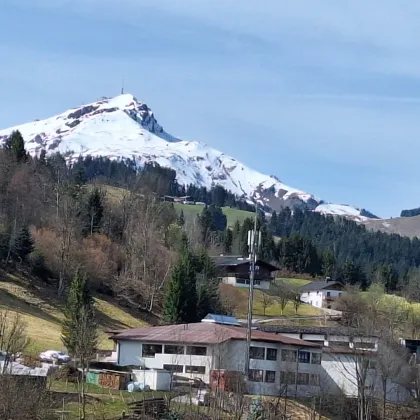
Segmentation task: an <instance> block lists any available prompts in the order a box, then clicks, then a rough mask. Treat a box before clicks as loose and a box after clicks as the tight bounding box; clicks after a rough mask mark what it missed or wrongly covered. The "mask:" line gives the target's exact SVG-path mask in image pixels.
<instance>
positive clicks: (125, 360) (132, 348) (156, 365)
mask: <svg viewBox="0 0 420 420" xmlns="http://www.w3.org/2000/svg"><path fill="white" fill-rule="evenodd" d="M147 344H160V343H147ZM200 347H206V348H207V355H206V356H197V355H187V354H185V353H186V349H185V346H184V354H165V353H156V354H155V356H154V357H143V356H142V353H143V344H142V343H141V342H140V341H134V340H133V341H120V342H119V358H118V364H119V365H121V366H128V365H134V366H140V367H145V368H147V369H163V368H164V365H178V366H182V372H175V373H176V374H177V375H179V376H183V377H186V378H191V379H192V378H197V379H201V380H202V381H204V382H206V383H209V380H210V370H211V369H214V368H215V367H214V365H213V357H212V354H213V351H212V347H211V346H200ZM163 351H165V347H164V345H163ZM187 366H200V367H204V369H205V373H204V374H201V373H193V372H187Z"/></svg>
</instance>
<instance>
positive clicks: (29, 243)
mask: <svg viewBox="0 0 420 420" xmlns="http://www.w3.org/2000/svg"><path fill="white" fill-rule="evenodd" d="M34 248H35V247H34V240H33V239H32V235H31V232H30V231H29V228H28V227H27V226H23V227H22V229H21V230H20V231H19V232H18V234H17V235H16V237H15V238H14V241H13V244H12V248H11V256H12V258H13V259H15V260H19V261H23V260H25V259H26V257H27V256H28V255H29V254H30V253H31V252H32V251H33V250H34Z"/></svg>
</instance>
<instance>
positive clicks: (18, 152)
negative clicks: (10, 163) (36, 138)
mask: <svg viewBox="0 0 420 420" xmlns="http://www.w3.org/2000/svg"><path fill="white" fill-rule="evenodd" d="M4 148H5V149H6V150H9V151H10V152H11V153H12V156H13V159H14V160H15V161H16V162H19V163H20V162H25V161H26V159H27V158H28V155H27V153H26V150H25V141H24V140H23V137H22V134H20V131H13V133H12V134H11V135H10V137H9V138H8V139H7V140H6V142H5V146H4Z"/></svg>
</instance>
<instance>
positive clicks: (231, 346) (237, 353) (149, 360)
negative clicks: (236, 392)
mask: <svg viewBox="0 0 420 420" xmlns="http://www.w3.org/2000/svg"><path fill="white" fill-rule="evenodd" d="M147 344H160V343H151V342H150V343H149V342H148V343H147ZM251 346H253V347H264V348H275V349H276V350H277V360H275V361H271V360H255V359H251V360H250V369H256V370H262V371H264V374H265V371H275V372H276V376H275V382H274V383H267V382H250V381H249V382H248V386H249V392H251V393H253V394H261V395H279V394H280V393H282V392H284V386H282V385H281V384H280V371H281V370H283V371H286V372H287V371H289V372H299V373H309V374H310V373H312V374H320V368H321V365H316V364H310V363H290V362H282V361H281V350H282V349H288V350H295V351H296V350H297V347H296V346H285V345H282V344H280V343H266V342H251ZM202 347H205V346H202ZM206 347H207V355H206V356H192V355H186V354H180V355H171V354H164V353H156V354H155V357H142V343H141V342H139V341H134V340H133V341H128V340H126V341H120V342H119V345H118V364H119V365H122V366H127V365H134V366H141V367H145V368H148V369H162V368H163V366H164V365H181V366H184V368H183V373H176V375H179V376H183V377H187V378H196V379H201V380H202V381H204V382H205V383H207V384H208V383H209V382H210V371H211V370H212V369H227V370H231V371H240V372H243V371H244V370H245V352H246V342H245V341H244V340H229V341H227V342H226V343H223V344H219V345H213V346H206ZM302 350H303V349H302ZM305 350H306V349H305ZM307 350H308V351H311V352H317V353H321V349H311V348H308V349H307ZM185 366H203V367H205V369H206V371H205V374H196V373H186V372H185ZM140 376H141V375H140ZM312 388H317V389H318V390H319V387H309V386H303V385H298V386H296V385H295V384H293V385H290V386H289V390H288V394H289V395H292V394H294V393H295V392H296V391H297V393H298V395H307V394H308V392H311V393H313V389H312ZM312 395H313V394H312Z"/></svg>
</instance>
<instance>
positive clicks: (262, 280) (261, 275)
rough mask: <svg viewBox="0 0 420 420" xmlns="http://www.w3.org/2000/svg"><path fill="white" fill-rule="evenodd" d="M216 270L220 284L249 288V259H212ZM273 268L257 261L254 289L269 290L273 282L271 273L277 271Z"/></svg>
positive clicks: (225, 257)
mask: <svg viewBox="0 0 420 420" xmlns="http://www.w3.org/2000/svg"><path fill="white" fill-rule="evenodd" d="M213 261H214V262H215V264H216V266H217V269H218V277H219V280H220V281H221V282H222V283H226V284H230V285H232V286H235V287H249V271H250V259H249V258H245V257H238V256H223V255H221V256H218V257H213ZM277 270H278V267H275V266H274V265H272V264H269V263H268V262H265V261H263V260H257V262H256V266H255V277H254V279H255V280H254V286H255V288H256V289H264V290H268V289H270V284H271V282H272V281H273V277H272V273H273V272H275V271H277Z"/></svg>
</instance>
